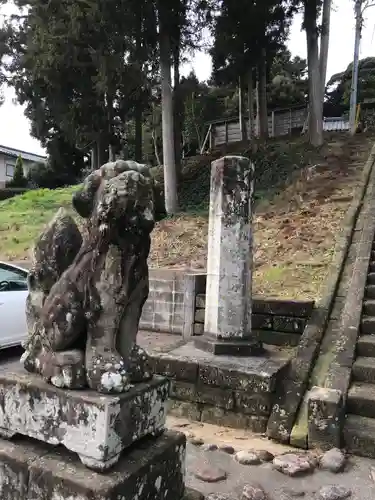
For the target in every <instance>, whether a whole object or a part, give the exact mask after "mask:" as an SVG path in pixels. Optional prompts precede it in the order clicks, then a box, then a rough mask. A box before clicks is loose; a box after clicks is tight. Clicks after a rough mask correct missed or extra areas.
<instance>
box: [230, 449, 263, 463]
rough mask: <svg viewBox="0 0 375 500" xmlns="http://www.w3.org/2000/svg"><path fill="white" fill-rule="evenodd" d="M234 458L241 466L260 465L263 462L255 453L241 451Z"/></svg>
mask: <svg viewBox="0 0 375 500" xmlns="http://www.w3.org/2000/svg"><path fill="white" fill-rule="evenodd" d="M234 458H235V459H236V460H237V462H238V463H240V464H241V465H259V464H260V463H261V462H262V460H261V459H260V458H259V456H258V454H257V453H256V452H255V451H239V452H237V453H236V454H235V456H234Z"/></svg>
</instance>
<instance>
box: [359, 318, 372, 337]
mask: <svg viewBox="0 0 375 500" xmlns="http://www.w3.org/2000/svg"><path fill="white" fill-rule="evenodd" d="M361 333H362V334H364V335H372V334H373V333H375V316H362V319H361Z"/></svg>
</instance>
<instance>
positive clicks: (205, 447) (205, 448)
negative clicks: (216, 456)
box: [201, 443, 217, 451]
mask: <svg viewBox="0 0 375 500" xmlns="http://www.w3.org/2000/svg"><path fill="white" fill-rule="evenodd" d="M201 449H202V450H203V451H216V450H217V445H216V444H212V443H207V444H204V445H202V448H201Z"/></svg>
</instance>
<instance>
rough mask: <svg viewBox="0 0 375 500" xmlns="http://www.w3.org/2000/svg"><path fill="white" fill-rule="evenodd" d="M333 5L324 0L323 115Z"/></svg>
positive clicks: (321, 72) (329, 0)
mask: <svg viewBox="0 0 375 500" xmlns="http://www.w3.org/2000/svg"><path fill="white" fill-rule="evenodd" d="M331 6H332V0H324V2H323V16H322V34H321V39H320V61H319V69H320V81H321V98H322V116H323V106H324V96H325V89H326V78H327V63H328V49H329V30H330V22H331Z"/></svg>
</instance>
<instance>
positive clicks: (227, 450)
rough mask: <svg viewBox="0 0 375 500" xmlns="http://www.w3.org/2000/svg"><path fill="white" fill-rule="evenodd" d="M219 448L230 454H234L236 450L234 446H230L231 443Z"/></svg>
mask: <svg viewBox="0 0 375 500" xmlns="http://www.w3.org/2000/svg"><path fill="white" fill-rule="evenodd" d="M219 450H220V451H223V452H224V453H228V455H233V454H234V452H235V451H236V450H235V449H234V448H233V446H230V445H229V444H222V445H220V446H219Z"/></svg>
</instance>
